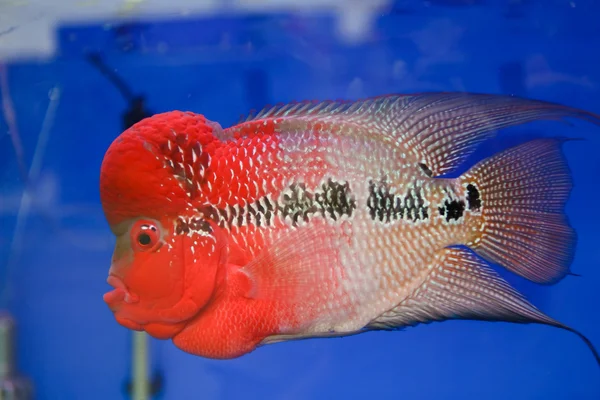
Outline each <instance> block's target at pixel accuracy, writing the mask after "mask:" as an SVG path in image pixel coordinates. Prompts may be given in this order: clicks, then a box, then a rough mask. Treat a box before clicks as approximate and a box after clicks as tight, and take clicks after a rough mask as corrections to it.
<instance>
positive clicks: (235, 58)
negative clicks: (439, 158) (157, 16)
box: [0, 0, 600, 400]
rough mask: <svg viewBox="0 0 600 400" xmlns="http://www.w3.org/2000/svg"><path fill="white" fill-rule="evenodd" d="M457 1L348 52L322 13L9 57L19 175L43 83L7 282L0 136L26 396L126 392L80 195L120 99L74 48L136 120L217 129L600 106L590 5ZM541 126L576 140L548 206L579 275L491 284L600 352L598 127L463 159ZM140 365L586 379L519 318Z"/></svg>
mask: <svg viewBox="0 0 600 400" xmlns="http://www.w3.org/2000/svg"><path fill="white" fill-rule="evenodd" d="M439 3H448V4H446V5H444V4H439ZM457 3H459V2H457V1H446V2H440V1H437V2H433V4H431V5H430V6H424V5H422V4H420V2H416V1H415V2H409V1H406V2H397V4H396V7H388V8H387V9H384V10H382V12H381V15H379V16H378V17H377V19H376V21H375V26H374V27H373V31H372V32H371V34H370V35H369V38H368V39H367V40H366V41H365V42H363V43H360V44H347V43H345V42H343V41H342V40H340V38H339V35H337V33H336V30H335V26H336V16H335V15H333V14H327V13H323V14H321V15H314V14H310V15H304V14H278V15H274V14H264V15H263V14H253V15H237V16H211V17H207V18H200V17H193V18H192V17H188V18H180V19H175V20H165V21H161V20H158V21H155V22H151V23H150V22H140V23H136V22H135V21H132V22H131V23H127V24H122V23H116V22H114V23H113V22H112V21H98V22H97V23H92V24H89V23H86V24H81V25H77V24H70V25H63V26H60V27H59V28H58V29H57V31H56V35H57V40H58V43H59V48H58V52H57V55H56V57H55V58H53V59H52V60H50V61H36V60H26V59H25V60H20V61H15V62H12V63H10V64H9V65H8V76H9V84H10V91H11V96H12V100H13V103H14V107H15V111H16V116H17V120H18V128H19V131H20V134H21V138H22V141H23V147H24V150H25V158H26V162H27V163H28V164H29V163H31V160H32V159H33V154H34V151H35V148H36V144H37V141H38V136H39V133H40V130H41V129H42V124H43V120H44V116H45V115H46V112H47V108H48V105H49V103H50V100H49V93H51V92H52V90H53V88H58V90H59V91H60V92H56V91H55V92H53V93H54V94H55V95H57V94H59V95H60V97H59V100H57V103H56V104H57V109H56V114H55V116H54V119H53V121H52V124H51V126H50V129H49V131H48V134H49V137H48V144H47V147H46V148H45V155H44V158H43V162H42V165H41V171H40V175H39V177H38V179H37V180H36V181H35V182H33V184H34V189H33V190H34V193H35V194H34V205H33V206H32V210H31V213H30V215H29V217H28V219H27V220H26V225H25V229H24V231H23V246H22V248H21V250H20V251H19V252H18V253H17V254H13V255H12V257H13V258H11V260H13V261H14V262H15V268H14V270H12V271H11V273H10V275H9V280H8V282H6V279H7V278H6V273H7V271H6V269H7V268H6V265H7V264H8V261H9V257H11V255H10V254H9V253H10V246H11V243H12V239H13V232H14V227H15V224H16V209H17V206H18V202H19V200H20V195H21V193H22V184H21V183H20V180H19V177H18V169H17V162H16V158H15V155H14V151H13V148H12V145H11V142H10V138H9V137H8V135H4V134H3V135H2V136H0V182H1V186H0V189H1V192H0V193H1V196H2V197H1V201H2V203H3V205H2V207H0V209H1V211H2V214H1V215H0V223H1V227H2V229H1V231H0V249H1V251H2V253H1V254H0V256H1V257H2V258H0V267H1V268H0V272H1V273H2V274H1V275H0V279H4V282H0V283H2V285H6V284H7V283H8V285H9V289H10V290H11V291H12V292H11V293H13V294H14V295H13V296H12V301H11V302H10V304H9V307H10V310H11V312H12V313H13V314H14V315H15V317H16V318H17V321H18V329H19V330H18V332H19V337H18V360H19V367H20V370H21V371H22V372H23V373H24V374H25V375H27V376H29V377H31V378H32V379H33V381H34V383H35V386H36V392H37V398H38V399H61V400H62V399H65V400H67V399H90V400H92V399H126V398H128V396H127V395H126V393H125V391H124V389H123V385H124V384H125V382H126V381H127V380H128V379H129V378H130V374H131V369H130V352H131V334H130V331H127V330H126V329H125V328H123V327H121V326H119V325H118V324H117V323H116V322H115V320H114V319H113V317H112V314H111V313H110V311H109V310H108V308H107V307H106V305H105V304H104V303H103V301H102V294H103V293H104V292H106V291H107V290H108V289H109V287H108V285H107V284H106V283H105V280H106V275H107V271H108V267H109V262H110V257H111V252H112V245H113V243H114V239H113V238H112V236H111V234H110V232H109V230H108V226H107V224H106V222H105V221H104V219H103V215H102V211H101V208H100V203H99V193H98V179H99V168H100V164H101V162H102V157H103V155H104V152H105V150H106V149H107V147H108V146H109V145H110V143H111V141H112V140H113V139H114V138H115V137H116V136H117V135H118V134H119V133H120V132H121V130H122V125H121V124H122V121H121V114H122V113H123V112H124V111H125V110H126V109H127V106H128V104H127V103H126V102H125V101H124V100H123V98H122V96H121V95H120V94H119V93H118V91H117V90H116V89H115V88H114V86H112V85H110V84H109V83H108V81H107V80H106V78H105V77H104V76H102V75H101V74H100V73H99V72H98V71H97V70H96V69H94V68H93V67H91V65H90V64H89V63H88V62H86V61H85V59H84V57H83V55H84V54H85V53H86V52H89V51H98V52H100V53H101V54H102V56H103V58H104V60H105V62H106V63H107V64H108V65H110V66H111V67H112V68H114V69H115V70H116V71H117V73H118V74H119V75H120V76H121V77H123V79H124V80H125V81H126V82H127V84H128V85H130V86H131V88H132V89H133V90H134V91H135V92H137V93H143V94H144V95H146V97H147V99H148V106H149V108H150V109H151V110H152V111H154V112H163V111H170V110H174V109H179V110H190V111H194V112H198V113H201V114H204V115H206V116H207V117H208V118H209V119H211V120H214V121H218V122H220V123H221V124H222V125H223V126H230V125H231V124H234V123H235V122H237V120H238V119H239V117H240V116H241V115H243V114H246V113H247V112H248V111H249V110H250V109H256V108H261V107H262V106H263V105H265V104H273V103H278V102H286V101H291V100H303V99H309V100H314V99H337V98H360V97H364V96H373V95H380V94H385V93H394V92H396V93H406V92H414V91H431V90H461V91H472V92H487V93H513V94H518V95H523V96H528V97H533V98H537V99H543V100H550V101H557V102H561V103H565V104H568V105H571V106H576V107H581V108H584V109H587V110H590V111H595V112H600V24H598V22H597V21H598V19H597V18H598V15H600V3H598V2H594V1H592V0H588V1H576V2H568V1H521V2H474V3H477V4H475V5H471V6H464V7H456V5H457ZM479 3H482V4H479ZM509 3H512V4H513V6H511V7H509V6H508V4H509ZM594 3H596V4H594ZM6 126H7V125H6V121H4V120H2V119H1V118H0V129H2V130H3V131H6ZM545 135H550V136H553V135H560V136H569V137H582V138H585V139H586V141H582V142H572V143H568V144H567V145H566V147H565V149H566V154H567V157H568V160H569V164H570V166H571V168H572V171H573V176H574V180H575V188H574V191H573V193H572V196H571V198H570V200H569V203H568V207H567V213H568V216H569V220H570V221H571V223H572V224H573V226H574V227H575V228H576V229H577V231H578V234H579V240H578V244H577V251H576V258H575V262H574V264H573V267H572V269H573V271H574V272H576V273H579V274H581V275H582V276H581V277H567V278H566V279H564V280H563V281H562V282H560V283H559V284H557V285H555V286H549V287H539V286H536V285H533V284H531V283H528V282H525V281H524V280H522V279H518V278H515V277H514V276H509V278H510V279H511V282H513V283H515V285H517V287H519V288H520V289H522V290H523V291H524V292H525V293H526V294H527V295H528V296H529V298H530V299H531V300H532V301H533V302H534V303H535V304H536V305H538V306H539V307H540V308H541V309H542V310H544V311H545V312H547V313H548V314H549V315H551V316H553V317H555V318H557V319H558V320H560V321H563V322H565V323H566V324H568V325H570V326H573V327H575V328H576V329H579V330H581V331H582V332H583V333H585V334H586V335H587V336H588V337H589V338H590V339H591V340H592V341H594V342H595V343H596V345H597V346H600V313H599V312H598V306H599V305H600V290H599V288H600V268H599V263H600V247H599V246H598V241H599V239H600V234H599V231H598V226H599V225H600V204H599V201H600V189H599V185H598V184H599V183H600V179H599V173H600V156H599V154H600V127H597V126H593V125H590V124H586V123H583V122H577V121H575V122H574V123H573V124H572V126H569V125H567V124H561V123H556V122H541V123H535V124H530V125H526V126H523V127H519V128H514V129H510V130H507V131H505V132H503V133H502V134H501V135H500V136H499V137H498V139H497V140H493V141H491V142H490V143H486V144H485V145H484V146H483V147H482V149H481V150H480V151H478V152H477V154H476V155H475V156H474V158H473V160H471V162H472V161H474V160H475V159H477V158H481V157H483V156H485V155H489V154H491V153H493V152H495V151H498V150H500V149H502V148H505V147H507V146H509V145H512V144H514V143H518V142H521V141H523V140H526V139H530V138H531V137H534V136H545ZM151 364H152V365H151V367H152V371H153V372H160V373H162V374H163V375H164V381H165V385H164V388H163V391H162V393H161V397H158V398H163V399H178V400H179V399H238V398H244V399H290V400H291V399H333V398H371V397H372V398H403V399H489V400H491V399H507V398H510V399H513V400H515V399H546V400H547V399H598V398H600V371H599V369H598V366H597V365H596V363H595V362H594V359H593V357H592V356H591V353H590V352H589V350H588V349H587V347H586V346H585V345H584V344H583V342H582V341H581V340H579V339H578V338H577V337H576V336H575V335H572V334H570V333H568V332H565V331H561V330H558V329H554V328H550V327H545V326H538V325H515V324H508V323H484V322H471V321H451V322H443V323H435V324H430V325H421V326H419V327H417V328H410V329H407V330H405V331H403V332H376V333H369V334H363V335H359V336H355V337H349V338H344V339H322V340H310V341H301V342H291V343H284V344H277V345H272V346H267V347H263V348H261V349H259V350H257V351H256V352H254V353H251V354H249V355H247V356H244V357H242V358H239V359H236V360H230V361H215V360H207V359H202V358H198V357H194V356H191V355H188V354H186V353H183V352H182V351H179V350H178V349H176V348H175V347H174V346H173V344H172V343H171V342H170V341H154V340H153V341H152V345H151Z"/></svg>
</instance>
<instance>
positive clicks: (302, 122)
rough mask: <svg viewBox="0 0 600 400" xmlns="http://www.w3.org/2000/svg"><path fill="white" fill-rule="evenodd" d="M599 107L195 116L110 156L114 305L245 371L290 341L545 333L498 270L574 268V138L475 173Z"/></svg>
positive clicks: (119, 141)
mask: <svg viewBox="0 0 600 400" xmlns="http://www.w3.org/2000/svg"><path fill="white" fill-rule="evenodd" d="M569 118H576V119H579V120H582V121H586V122H588V123H592V124H596V125H600V116H599V115H597V114H594V113H592V112H590V111H585V110H582V109H578V108H573V107H569V106H566V105H561V104H558V103H552V102H546V101H541V100H534V99H527V98H521V97H515V96H507V95H497V94H485V93H465V92H424V93H412V94H388V95H384V96H375V97H368V98H363V99H359V100H335V101H334V100H327V101H297V102H290V103H282V104H277V105H275V106H268V107H265V108H264V109H263V110H261V111H259V112H257V113H252V114H250V115H249V116H248V117H247V118H242V119H241V120H240V121H239V123H237V124H235V125H233V126H231V127H228V128H223V127H222V126H221V125H220V124H219V123H218V122H215V121H211V120H209V119H207V118H206V117H205V116H204V115H202V114H197V113H194V112H191V111H179V110H174V111H169V112H164V113H159V114H155V115H153V116H151V117H149V118H146V119H143V120H142V121H140V122H138V123H137V124H135V125H133V126H132V127H130V128H129V129H127V130H126V131H124V132H123V133H122V134H120V135H119V136H118V137H117V138H116V139H115V140H114V141H113V142H112V144H111V145H110V146H109V147H108V149H107V151H106V153H105V155H104V159H103V161H102V165H101V169H100V200H101V203H102V208H103V212H104V215H105V217H106V220H107V223H108V225H109V227H110V229H111V231H112V233H113V234H114V236H115V237H116V242H115V248H114V252H113V255H112V260H111V266H110V269H109V273H108V278H107V283H108V284H109V285H110V286H111V287H112V289H111V290H110V291H109V292H107V293H106V294H104V297H103V299H104V301H105V302H106V303H107V305H108V307H109V309H110V310H111V312H112V313H113V314H114V318H115V320H116V322H117V323H118V324H120V325H121V326H123V327H125V328H127V329H131V330H137V331H145V332H147V333H148V334H149V335H151V336H152V337H154V338H157V339H163V340H172V342H173V343H174V344H175V346H176V347H178V348H179V349H181V350H182V351H184V352H186V353H190V354H193V355H196V356H199V357H204V358H212V359H232V358H237V357H241V356H243V355H245V354H248V353H250V352H253V351H254V350H256V349H257V348H260V347H262V346H265V345H270V344H274V343H280V342H286V341H292V340H302V339H317V338H332V337H347V336H351V335H356V334H360V333H364V332H370V331H399V330H403V329H406V328H409V327H416V326H418V325H422V324H429V323H433V322H442V321H447V320H476V321H489V322H508V323H520V324H528V323H537V324H544V325H548V326H552V327H556V328H561V329H564V330H567V331H570V332H572V333H574V334H576V335H577V336H579V338H581V339H582V340H583V341H584V342H585V344H586V345H587V346H588V348H589V349H590V351H591V352H592V354H593V356H594V358H595V361H596V362H597V363H598V365H599V366H600V356H599V354H598V351H597V350H596V348H595V347H594V345H593V344H592V342H591V341H590V340H589V339H588V338H587V337H586V336H584V335H583V334H582V333H581V332H579V331H577V330H575V329H573V328H571V327H570V326H568V325H565V324H563V323H562V322H559V321H557V320H556V319H553V318H552V317H550V316H548V315H546V314H545V313H544V312H542V311H541V310H539V309H538V308H536V307H535V306H534V305H533V304H532V303H531V302H530V301H529V300H528V299H527V298H526V297H525V296H524V295H523V294H522V293H520V292H519V291H518V290H516V289H515V288H513V287H512V286H511V285H510V284H509V283H508V282H507V281H506V280H505V279H504V278H503V277H502V276H501V275H500V274H499V273H498V272H497V271H496V270H495V269H494V265H496V266H499V267H500V268H503V269H505V270H507V271H509V273H512V274H514V275H517V276H520V277H522V278H524V279H527V280H529V281H531V282H534V283H536V284H539V285H553V284H556V283H558V282H559V281H561V280H562V279H563V278H565V277H566V276H567V275H569V274H571V271H570V267H571V264H572V262H573V258H574V253H575V245H576V242H577V233H576V231H575V229H574V228H573V227H572V226H571V225H570V223H569V221H568V218H567V216H566V213H565V205H566V203H567V201H568V198H569V196H570V192H571V189H572V186H573V183H572V176H571V171H570V169H569V166H568V163H567V159H566V156H565V154H564V146H565V144H566V143H568V142H571V141H572V140H574V139H570V138H567V137H557V138H548V137H543V138H537V139H532V140H530V141H527V142H525V143H522V144H519V145H516V146H513V147H511V148H509V149H506V150H503V151H501V152H498V153H496V154H493V155H491V156H490V157H487V158H485V159H483V160H480V161H479V162H476V163H473V165H471V166H468V168H467V169H466V171H465V172H464V173H462V174H460V175H458V176H456V177H452V173H453V172H454V173H456V171H457V170H458V168H459V167H461V166H462V165H463V164H464V163H465V162H466V161H467V159H468V158H469V157H470V156H471V155H472V154H473V152H474V151H475V149H476V148H477V147H478V145H480V144H481V143H482V142H484V141H486V140H489V139H490V138H492V137H494V136H495V135H496V134H497V132H498V131H500V130H502V129H505V128H508V127H512V126H517V125H521V124H525V123H530V122H534V121H538V120H551V121H565V120H566V119H569Z"/></svg>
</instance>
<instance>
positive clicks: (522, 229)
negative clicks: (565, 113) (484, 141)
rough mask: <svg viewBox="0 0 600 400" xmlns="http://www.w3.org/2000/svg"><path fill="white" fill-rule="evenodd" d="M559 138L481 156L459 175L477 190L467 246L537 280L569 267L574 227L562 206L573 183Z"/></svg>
mask: <svg viewBox="0 0 600 400" xmlns="http://www.w3.org/2000/svg"><path fill="white" fill-rule="evenodd" d="M564 141H565V140H564V139H538V140H533V141H530V142H527V143H525V144H522V145H519V146H515V147H513V148H511V149H508V150H506V151H504V152H502V153H500V154H497V155H495V156H493V157H490V158H488V159H487V160H484V161H482V162H480V163H478V164H477V165H475V166H474V167H473V168H472V169H471V170H469V171H468V172H467V173H466V174H465V175H464V176H463V177H461V178H460V179H461V181H462V182H463V186H467V185H469V184H472V187H473V188H474V190H475V191H476V192H478V195H479V196H480V199H481V200H480V201H481V204H480V205H479V204H471V203H469V205H468V207H469V208H470V209H471V210H472V211H477V210H476V208H477V207H480V212H481V217H482V223H483V224H482V226H481V229H482V230H481V231H480V232H477V233H476V236H477V237H476V238H475V239H473V241H472V242H470V243H468V246H469V247H470V248H471V249H473V250H475V252H476V253H477V254H479V255H480V256H482V257H483V258H485V259H486V260H488V261H491V262H494V263H497V264H500V265H502V266H503V267H505V268H508V269H509V270H510V271H512V272H514V273H516V274H519V275H520V276H522V277H524V278H526V279H529V280H531V281H533V282H536V283H541V284H551V283H555V282H557V281H559V280H560V279H562V278H563V277H564V276H565V275H566V274H568V273H569V267H570V265H571V263H572V261H573V256H574V248H575V243H576V240H577V237H576V233H575V231H574V230H573V228H572V227H570V226H569V223H568V221H567V217H566V215H565V214H564V207H565V203H566V201H567V198H568V196H569V193H570V191H571V188H572V180H571V175H570V172H569V167H568V165H567V161H566V159H565V157H564V155H563V153H562V148H561V147H562V144H563V143H564Z"/></svg>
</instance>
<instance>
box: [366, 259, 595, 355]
mask: <svg viewBox="0 0 600 400" xmlns="http://www.w3.org/2000/svg"><path fill="white" fill-rule="evenodd" d="M449 319H467V320H480V321H496V322H514V323H538V324H545V325H550V326H554V327H557V328H561V329H565V330H568V331H570V332H573V333H575V334H576V335H577V336H579V337H580V338H581V339H582V340H583V341H584V342H585V344H586V345H587V346H588V347H589V349H590V350H591V351H592V353H593V355H594V357H595V359H596V362H597V363H598V365H599V366H600V355H599V354H598V351H597V350H596V348H595V347H594V345H593V344H592V343H591V341H590V340H589V339H588V338H587V337H585V336H584V335H583V334H582V333H580V332H578V331H576V330H575V329H573V328H570V327H568V326H566V325H564V324H562V323H560V322H558V321H556V320H554V319H552V318H550V317H548V316H547V315H545V314H544V313H542V312H541V311H540V310H538V309H537V308H536V307H535V306H533V305H532V304H531V303H530V302H529V301H527V299H525V297H523V296H522V295H521V294H520V293H519V292H517V291H516V290H515V289H513V288H512V287H511V286H510V285H509V284H508V283H507V282H506V281H505V280H504V279H502V277H500V276H499V275H498V274H497V273H496V272H495V271H494V270H493V269H491V268H490V267H489V266H487V265H486V264H485V262H484V261H483V260H480V259H478V258H477V256H475V255H474V254H472V253H471V252H469V251H468V250H466V249H455V248H447V249H445V250H443V251H442V252H441V253H440V254H439V256H438V257H437V259H436V262H435V263H434V264H433V265H432V267H431V272H430V274H429V276H428V277H427V279H426V280H425V282H423V284H422V285H421V286H420V287H419V288H417V289H416V290H415V292H414V293H413V294H412V295H411V296H410V297H408V298H407V299H405V300H404V301H403V302H402V303H400V304H399V305H398V306H397V307H395V308H394V309H392V310H390V311H388V312H386V313H384V314H382V315H380V316H379V317H378V318H376V319H374V320H373V321H371V323H369V325H368V326H367V327H366V328H367V329H370V330H387V329H396V328H401V327H406V326H413V325H417V324H419V323H430V322H434V321H444V320H449Z"/></svg>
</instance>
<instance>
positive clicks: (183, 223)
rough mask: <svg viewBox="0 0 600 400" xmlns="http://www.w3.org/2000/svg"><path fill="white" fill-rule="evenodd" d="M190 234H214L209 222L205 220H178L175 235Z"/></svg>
mask: <svg viewBox="0 0 600 400" xmlns="http://www.w3.org/2000/svg"><path fill="white" fill-rule="evenodd" d="M190 232H192V233H193V232H200V233H203V234H211V233H212V232H213V230H212V227H211V226H210V224H209V223H208V221H207V220H206V219H204V218H196V217H194V218H188V219H183V218H179V219H177V224H176V225H175V234H176V235H183V234H188V233H190Z"/></svg>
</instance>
